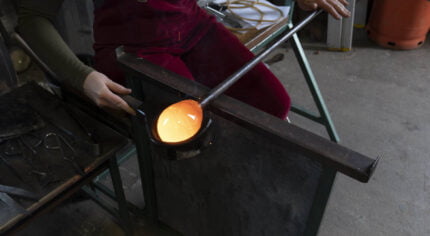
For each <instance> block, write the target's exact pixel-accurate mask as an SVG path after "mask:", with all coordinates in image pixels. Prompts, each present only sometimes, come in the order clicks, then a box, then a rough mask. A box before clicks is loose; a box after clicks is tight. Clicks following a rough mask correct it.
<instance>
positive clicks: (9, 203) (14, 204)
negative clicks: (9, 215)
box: [0, 192, 28, 214]
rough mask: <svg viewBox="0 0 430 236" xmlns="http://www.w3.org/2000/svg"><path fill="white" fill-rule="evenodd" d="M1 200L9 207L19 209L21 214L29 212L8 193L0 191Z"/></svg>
mask: <svg viewBox="0 0 430 236" xmlns="http://www.w3.org/2000/svg"><path fill="white" fill-rule="evenodd" d="M0 201H2V202H4V203H5V204H6V205H7V206H8V207H9V208H11V209H13V210H15V211H17V212H18V213H20V214H28V211H27V210H26V209H24V207H22V206H21V205H20V204H19V203H17V202H16V201H15V200H13V198H11V197H9V195H8V194H7V193H2V192H0Z"/></svg>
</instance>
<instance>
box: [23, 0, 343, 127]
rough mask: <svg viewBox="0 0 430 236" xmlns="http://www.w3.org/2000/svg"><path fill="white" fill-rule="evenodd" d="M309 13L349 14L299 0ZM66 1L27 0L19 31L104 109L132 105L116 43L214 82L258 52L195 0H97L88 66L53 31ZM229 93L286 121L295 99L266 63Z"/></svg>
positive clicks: (333, 4)
mask: <svg viewBox="0 0 430 236" xmlns="http://www.w3.org/2000/svg"><path fill="white" fill-rule="evenodd" d="M297 1H298V5H299V7H301V8H302V9H304V10H315V9H317V8H323V9H325V10H326V11H327V12H329V13H330V14H331V15H333V16H334V17H335V18H337V19H340V18H341V17H348V16H349V15H350V12H349V11H348V10H347V9H346V7H345V6H346V5H347V2H346V0H297ZM62 2H63V0H20V3H19V12H18V16H19V18H18V30H19V32H20V33H21V35H22V36H23V37H24V39H26V41H27V42H28V44H29V45H30V46H31V47H32V48H33V50H34V51H35V52H36V54H38V55H39V56H40V57H41V59H42V60H43V61H44V62H45V63H46V64H47V65H48V66H49V67H51V69H52V70H53V71H54V72H55V73H56V74H57V75H58V77H59V78H61V79H62V82H64V83H68V84H70V85H71V86H73V87H75V88H77V89H79V90H81V91H82V90H83V92H84V93H85V94H86V95H87V96H88V97H89V98H90V99H91V100H92V101H93V102H94V103H96V104H97V105H98V106H101V107H110V108H115V109H122V110H124V111H126V112H128V113H131V114H133V110H132V109H131V108H130V107H129V106H128V105H127V103H126V102H125V101H124V100H122V99H121V98H120V96H118V95H121V94H129V93H130V92H131V90H130V89H128V88H125V87H124V86H122V85H121V84H123V83H124V75H123V72H122V71H121V69H120V68H119V67H118V65H117V63H116V58H115V48H117V47H118V46H120V45H123V46H124V49H125V51H127V52H130V53H134V54H136V55H137V56H139V57H141V58H144V59H147V60H149V61H151V62H153V63H155V64H158V65H160V66H162V67H164V68H166V69H169V70H171V71H173V72H176V73H178V74H179V75H181V76H184V77H186V78H189V79H192V80H196V81H197V82H199V83H202V84H204V85H206V86H209V87H214V86H216V85H217V84H218V83H220V82H221V81H222V80H224V79H226V78H227V77H228V76H229V75H231V74H233V73H234V72H235V71H236V70H238V69H239V68H240V67H241V66H242V65H244V64H245V63H246V62H248V61H249V60H251V59H252V57H253V54H252V53H251V52H250V51H249V50H248V49H247V48H246V47H245V46H244V45H242V43H241V42H240V41H239V40H238V39H237V38H236V37H235V36H234V35H233V34H231V33H230V32H229V31H228V30H227V29H226V28H225V27H224V26H223V25H222V24H220V23H217V22H216V20H215V18H214V17H212V16H210V15H209V14H207V13H206V12H205V11H204V10H203V9H201V8H200V7H198V5H197V1H196V0H129V1H123V0H95V1H94V5H95V10H94V25H93V29H94V45H93V47H94V51H95V58H94V60H95V64H94V68H91V67H88V66H86V65H84V64H83V63H82V62H80V61H79V59H78V58H77V57H76V56H75V55H74V54H73V52H72V51H71V50H70V49H69V48H68V47H67V45H66V44H65V42H64V41H63V40H62V38H61V36H60V35H59V34H58V32H57V31H56V29H55V28H54V22H55V18H56V14H57V12H58V11H59V8H60V7H61V4H62ZM226 94H228V95H230V96H232V97H234V98H236V99H239V100H241V101H243V102H246V103H248V104H250V105H252V106H254V107H256V108H259V109H261V110H263V111H265V112H268V113H270V114H272V115H274V116H277V117H279V118H282V119H285V118H286V115H287V113H288V110H289V107H290V98H289V96H288V94H287V92H286V90H285V89H284V87H283V86H282V84H281V83H280V81H279V80H278V79H277V78H276V77H275V76H274V75H273V74H272V73H271V72H270V70H268V69H267V68H266V66H265V65H264V64H262V63H259V64H258V65H257V66H256V67H254V68H253V69H252V70H251V71H250V72H248V73H247V74H246V75H245V76H244V77H243V78H242V79H240V80H239V81H238V82H237V83H236V84H234V85H233V86H232V87H231V88H230V89H229V90H228V91H227V92H226Z"/></svg>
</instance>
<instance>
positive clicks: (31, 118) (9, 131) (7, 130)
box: [0, 99, 45, 140]
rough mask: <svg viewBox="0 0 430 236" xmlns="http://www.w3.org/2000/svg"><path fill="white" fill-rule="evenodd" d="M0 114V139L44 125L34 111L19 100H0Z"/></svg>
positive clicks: (25, 132) (9, 137)
mask: <svg viewBox="0 0 430 236" xmlns="http://www.w3.org/2000/svg"><path fill="white" fill-rule="evenodd" d="M0 114H1V116H0V140H9V139H12V138H16V137H19V136H21V135H23V134H28V133H30V132H31V131H34V130H37V129H41V128H43V127H44V126H45V123H44V121H43V119H41V116H40V115H39V114H38V113H37V112H36V111H34V110H33V109H32V108H31V107H30V106H29V105H27V104H23V103H20V102H19V101H13V100H8V99H4V100H1V101H0Z"/></svg>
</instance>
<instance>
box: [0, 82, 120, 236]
mask: <svg viewBox="0 0 430 236" xmlns="http://www.w3.org/2000/svg"><path fill="white" fill-rule="evenodd" d="M0 101H1V102H4V101H7V102H9V103H13V102H17V103H19V104H25V105H26V106H25V107H26V108H27V109H28V111H27V112H28V113H30V114H36V115H37V116H38V117H41V119H42V120H43V123H44V126H40V127H37V128H34V129H33V130H31V131H29V132H27V133H25V134H22V135H21V136H20V137H18V138H15V139H8V140H4V141H3V142H2V143H0V154H2V157H3V159H5V160H6V161H7V162H8V164H9V165H10V166H12V167H14V168H15V170H16V172H17V173H16V174H14V173H12V171H11V170H10V168H8V167H7V166H6V165H4V164H2V163H1V162H0V173H2V175H1V176H0V184H2V185H6V186H13V187H19V188H22V189H25V190H27V191H29V192H31V193H34V194H35V195H37V196H40V198H39V199H37V200H31V199H28V198H27V199H25V198H22V197H19V196H16V195H15V196H11V195H10V197H12V198H13V199H14V200H15V201H16V202H18V203H19V204H20V205H21V206H22V207H23V208H24V209H26V211H27V213H26V214H22V213H19V212H17V211H16V210H13V209H12V210H11V209H9V208H8V206H7V204H0V214H1V218H0V219H1V222H0V233H4V232H6V231H7V230H9V229H11V228H13V227H14V226H15V225H17V224H20V223H21V222H23V221H26V220H28V219H29V218H30V216H31V214H33V213H35V212H37V211H38V210H39V209H42V208H45V207H46V206H47V205H49V204H52V203H53V200H54V199H56V198H57V197H58V196H60V195H63V194H65V193H67V192H68V191H69V190H70V189H72V188H74V187H75V185H76V184H77V183H79V182H82V181H83V180H85V179H87V178H89V177H90V176H91V175H92V174H93V172H94V171H95V170H96V169H98V168H99V167H100V166H101V165H104V164H106V161H107V160H108V159H109V158H111V157H112V156H113V155H114V153H115V152H116V151H117V150H118V149H119V148H121V147H122V146H124V145H125V144H126V143H127V142H128V141H127V139H126V138H124V137H123V136H121V135H119V134H118V133H117V132H115V131H113V130H112V129H110V128H108V127H107V126H105V125H102V124H101V123H100V122H98V121H96V120H94V119H93V118H91V117H89V116H87V115H86V114H85V113H83V112H81V111H79V110H78V109H75V108H73V107H70V109H72V112H74V114H75V115H76V116H79V117H80V120H81V121H82V122H83V123H85V124H84V125H86V126H87V127H90V128H91V130H92V132H93V133H94V134H96V136H97V141H98V144H99V145H100V146H99V148H100V149H99V151H100V155H93V153H91V152H90V151H89V149H85V148H83V144H82V143H85V142H81V141H82V140H86V139H89V137H87V135H86V131H85V130H82V128H81V127H80V124H77V123H76V121H75V120H74V119H73V118H71V117H70V115H69V113H68V112H67V111H65V110H64V104H63V102H62V101H60V100H59V99H58V98H56V97H55V96H53V95H52V94H50V93H48V92H47V91H45V90H43V89H42V88H41V87H39V86H37V85H36V84H33V83H31V84H27V85H24V86H23V87H20V88H17V89H14V90H12V91H11V92H9V93H7V94H5V95H3V96H1V97H0ZM30 118H31V117H29V119H30ZM2 121H3V120H2ZM11 122H12V123H13V121H11ZM60 126H61V127H60ZM48 133H55V134H57V135H61V136H62V137H63V138H64V139H65V140H67V142H68V143H69V144H70V145H71V147H72V149H74V153H73V151H71V150H69V149H68V147H66V145H63V148H64V149H65V150H64V152H65V154H66V155H68V156H71V155H73V157H74V158H75V160H76V162H77V164H78V165H79V166H80V167H81V168H82V169H83V170H84V171H85V175H84V176H81V175H79V174H78V173H76V170H75V169H74V167H73V165H72V163H70V161H68V160H65V159H63V158H62V157H61V153H60V152H59V151H58V150H52V149H49V148H46V143H45V142H44V141H45V140H44V137H45V136H46V134H48ZM26 136H27V140H28V137H30V136H31V137H32V138H39V139H40V140H42V143H40V144H39V145H33V146H32V145H31V143H32V142H30V141H27V144H25V142H23V141H22V140H20V139H22V137H26ZM24 144H25V145H24ZM14 145H15V149H11V147H12V146H14ZM11 150H17V152H12V151H11ZM17 175H19V178H18V177H17ZM8 209H9V210H8Z"/></svg>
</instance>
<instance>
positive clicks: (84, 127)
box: [64, 104, 100, 156]
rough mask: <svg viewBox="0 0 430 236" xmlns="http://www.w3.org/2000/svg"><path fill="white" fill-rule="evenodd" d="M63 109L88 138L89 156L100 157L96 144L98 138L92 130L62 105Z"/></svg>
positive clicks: (98, 147) (66, 106)
mask: <svg viewBox="0 0 430 236" xmlns="http://www.w3.org/2000/svg"><path fill="white" fill-rule="evenodd" d="M64 109H65V110H66V112H67V114H68V115H69V116H70V117H71V118H72V119H73V120H74V121H75V123H76V124H78V126H79V127H80V128H81V129H82V131H84V133H85V134H86V135H87V137H88V138H89V142H90V143H89V146H90V147H92V148H91V154H93V155H95V156H98V155H100V145H99V143H98V138H97V136H96V134H95V132H94V130H90V128H89V127H88V126H87V125H86V124H85V122H83V120H82V119H81V117H79V115H77V114H76V113H75V112H74V111H73V109H72V108H71V107H70V106H69V105H68V104H64Z"/></svg>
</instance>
